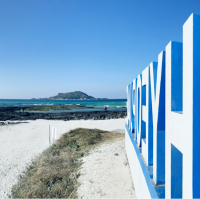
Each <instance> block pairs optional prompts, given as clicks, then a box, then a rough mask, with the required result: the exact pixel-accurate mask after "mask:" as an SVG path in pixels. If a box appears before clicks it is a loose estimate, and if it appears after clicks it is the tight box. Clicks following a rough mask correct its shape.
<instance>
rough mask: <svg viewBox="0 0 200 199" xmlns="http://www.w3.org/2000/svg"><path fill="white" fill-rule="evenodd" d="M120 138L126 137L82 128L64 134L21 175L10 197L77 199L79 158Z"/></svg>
mask: <svg viewBox="0 0 200 199" xmlns="http://www.w3.org/2000/svg"><path fill="white" fill-rule="evenodd" d="M121 137H124V134H122V133H116V132H109V131H102V130H98V129H83V128H78V129H74V130H71V131H69V132H68V133H65V134H63V135H62V136H61V137H60V139H59V140H57V141H56V142H55V143H54V144H52V145H51V146H50V147H49V148H48V149H46V150H45V151H43V153H41V154H40V155H39V156H38V157H36V158H35V159H34V160H33V161H32V163H31V165H29V166H28V167H27V168H26V169H25V171H24V173H23V174H21V175H20V176H19V179H18V182H17V184H15V185H14V186H13V187H12V190H11V194H10V195H9V197H10V198H76V197H77V192H76V191H77V188H78V186H79V183H78V181H77V179H78V177H79V176H80V175H81V174H80V173H79V169H80V167H81V165H82V161H81V159H80V158H81V157H84V156H85V155H88V153H89V151H90V150H91V149H93V148H94V147H97V146H99V145H101V144H103V143H106V142H111V141H113V140H114V139H117V138H121Z"/></svg>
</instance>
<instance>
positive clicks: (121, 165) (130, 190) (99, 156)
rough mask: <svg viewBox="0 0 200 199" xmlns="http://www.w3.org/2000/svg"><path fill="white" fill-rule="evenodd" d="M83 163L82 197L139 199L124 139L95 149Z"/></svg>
mask: <svg viewBox="0 0 200 199" xmlns="http://www.w3.org/2000/svg"><path fill="white" fill-rule="evenodd" d="M82 160H83V163H84V164H83V165H82V169H81V170H80V174H81V175H80V177H79V178H78V181H79V182H80V183H81V186H80V187H79V188H78V197H79V198H136V195H135V190H134V186H133V182H132V179H131V172H130V169H129V165H128V162H127V158H126V152H125V145H124V138H118V139H117V140H116V141H114V142H112V143H108V144H104V145H101V146H100V147H97V148H95V149H94V150H93V151H91V152H90V155H89V156H86V157H83V158H82Z"/></svg>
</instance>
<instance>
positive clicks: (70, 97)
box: [32, 91, 107, 100]
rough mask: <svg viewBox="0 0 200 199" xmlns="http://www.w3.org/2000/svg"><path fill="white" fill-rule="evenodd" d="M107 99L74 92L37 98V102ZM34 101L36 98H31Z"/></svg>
mask: <svg viewBox="0 0 200 199" xmlns="http://www.w3.org/2000/svg"><path fill="white" fill-rule="evenodd" d="M105 99H107V98H95V97H92V96H89V95H87V94H86V93H83V92H81V91H74V92H69V93H58V94H57V95H55V96H53V97H46V98H38V99H37V100H105ZM32 100H36V98H32Z"/></svg>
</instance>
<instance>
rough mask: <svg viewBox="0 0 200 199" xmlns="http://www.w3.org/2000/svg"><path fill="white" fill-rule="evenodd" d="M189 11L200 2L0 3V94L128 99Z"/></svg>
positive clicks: (77, 0) (36, 0)
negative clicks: (77, 94)
mask: <svg viewBox="0 0 200 199" xmlns="http://www.w3.org/2000/svg"><path fill="white" fill-rule="evenodd" d="M191 13H196V14H200V0H9V1H8V0H0V98H1V99H30V98H32V97H36V98H39V97H49V96H53V95H56V94H57V93H58V92H71V91H83V92H85V93H87V94H89V95H92V96H94V97H107V98H126V89H125V88H126V85H127V84H128V83H129V82H130V81H131V80H133V79H134V78H135V77H136V76H137V75H138V74H139V73H141V72H142V70H143V69H144V68H145V67H146V66H147V65H148V64H149V63H150V62H151V61H157V56H158V54H159V53H160V52H161V51H162V50H164V49H165V47H166V45H167V44H168V43H169V41H170V40H173V41H182V26H183V24H184V22H185V21H186V20H187V18H188V17H189V16H190V14H191Z"/></svg>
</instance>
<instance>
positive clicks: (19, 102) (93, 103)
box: [0, 99, 127, 110]
mask: <svg viewBox="0 0 200 199" xmlns="http://www.w3.org/2000/svg"><path fill="white" fill-rule="evenodd" d="M126 101H127V100H126V99H109V100H27V99H0V106H1V107H2V106H3V107H8V106H20V107H22V106H24V107H26V106H56V105H84V106H86V107H88V108H89V107H93V109H103V108H104V106H106V107H107V108H108V110H113V109H120V110H121V109H125V108H126Z"/></svg>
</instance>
